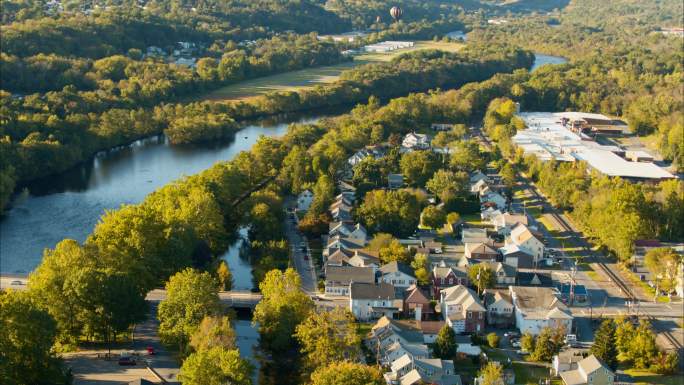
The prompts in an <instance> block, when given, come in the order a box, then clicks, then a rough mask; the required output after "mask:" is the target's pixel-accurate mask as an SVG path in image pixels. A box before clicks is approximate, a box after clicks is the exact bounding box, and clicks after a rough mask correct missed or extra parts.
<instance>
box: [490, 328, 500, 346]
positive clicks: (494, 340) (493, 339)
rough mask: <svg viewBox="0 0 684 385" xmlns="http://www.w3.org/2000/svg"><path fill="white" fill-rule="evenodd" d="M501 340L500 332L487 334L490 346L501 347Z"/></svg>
mask: <svg viewBox="0 0 684 385" xmlns="http://www.w3.org/2000/svg"><path fill="white" fill-rule="evenodd" d="M499 340H500V337H499V335H498V334H496V333H494V332H492V333H489V334H487V344H488V345H489V347H491V348H498V347H499Z"/></svg>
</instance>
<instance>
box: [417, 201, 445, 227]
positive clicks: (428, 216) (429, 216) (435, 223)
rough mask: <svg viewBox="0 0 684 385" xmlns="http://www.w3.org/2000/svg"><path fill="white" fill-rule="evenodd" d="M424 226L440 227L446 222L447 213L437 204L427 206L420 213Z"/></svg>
mask: <svg viewBox="0 0 684 385" xmlns="http://www.w3.org/2000/svg"><path fill="white" fill-rule="evenodd" d="M420 220H421V222H422V224H423V226H426V227H429V228H431V229H440V228H442V226H444V222H446V213H445V212H444V210H442V208H441V207H438V206H435V205H429V206H426V207H425V208H424V209H423V212H422V213H421V214H420Z"/></svg>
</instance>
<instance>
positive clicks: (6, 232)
mask: <svg viewBox="0 0 684 385" xmlns="http://www.w3.org/2000/svg"><path fill="white" fill-rule="evenodd" d="M331 113H332V111H331ZM325 116H331V115H328V114H324V113H322V112H321V113H320V114H315V115H306V114H289V115H283V116H282V117H281V119H280V120H279V119H264V120H261V121H260V122H261V124H251V125H248V126H246V127H243V128H242V129H241V130H240V131H238V133H237V134H236V135H235V139H234V140H232V141H227V142H218V143H213V144H208V145H189V146H171V145H169V143H168V142H167V141H165V140H164V137H163V136H155V137H153V138H147V139H143V140H140V141H137V142H135V143H133V144H132V145H130V146H127V147H122V148H118V149H116V150H113V151H107V152H102V153H99V154H98V155H97V156H95V157H93V158H92V159H91V160H90V161H89V162H87V163H84V164H81V165H80V166H78V167H76V168H73V169H71V170H70V171H69V172H66V173H63V174H60V175H56V176H53V177H50V178H44V179H42V180H40V181H38V182H35V183H32V184H30V185H28V186H26V188H24V189H23V190H22V191H21V192H20V193H19V194H17V195H15V197H14V200H13V204H12V207H11V208H10V209H9V210H8V211H7V212H6V213H5V215H4V217H3V218H2V219H0V272H2V273H3V274H6V273H10V274H20V275H21V274H23V275H25V274H28V273H29V272H30V271H31V270H33V269H34V268H35V267H36V266H37V265H38V264H39V263H40V261H41V259H42V255H43V250H44V249H45V248H52V247H54V246H55V244H56V243H57V242H59V241H61V240H62V239H64V238H71V239H75V240H77V241H79V242H83V241H84V240H85V238H86V237H87V236H88V234H90V232H91V231H92V229H93V228H94V227H95V224H97V222H98V220H99V218H100V217H101V216H102V214H103V213H104V212H105V211H106V210H113V209H117V208H119V207H120V206H121V205H122V204H134V203H139V202H141V201H142V200H143V199H144V198H145V197H146V196H147V195H148V194H150V193H151V192H153V191H155V190H156V189H158V188H160V187H162V186H164V185H166V184H168V183H170V182H172V181H174V180H177V179H179V178H182V177H183V176H184V175H193V174H196V173H199V172H201V171H203V170H205V169H208V168H209V167H211V166H212V165H213V164H215V163H216V162H219V161H226V160H231V159H233V158H234V157H235V156H236V155H237V154H239V153H240V152H241V151H246V150H249V149H250V148H251V147H252V146H253V145H254V143H256V142H257V140H258V139H259V137H260V136H261V135H265V136H273V137H278V136H282V135H283V134H285V133H286V132H287V127H288V125H289V124H290V123H307V122H313V121H317V120H318V119H320V118H322V117H325Z"/></svg>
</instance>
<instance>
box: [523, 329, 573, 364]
mask: <svg viewBox="0 0 684 385" xmlns="http://www.w3.org/2000/svg"><path fill="white" fill-rule="evenodd" d="M565 333H566V332H565V329H564V328H561V329H555V330H554V329H551V328H549V327H545V328H543V329H542V330H541V333H539V335H538V336H537V338H536V339H535V344H534V350H533V351H532V352H531V354H530V358H531V359H532V360H533V361H538V362H548V361H551V358H553V356H554V355H555V354H557V353H558V352H559V351H560V349H561V347H562V346H563V342H564V341H563V340H564V336H565Z"/></svg>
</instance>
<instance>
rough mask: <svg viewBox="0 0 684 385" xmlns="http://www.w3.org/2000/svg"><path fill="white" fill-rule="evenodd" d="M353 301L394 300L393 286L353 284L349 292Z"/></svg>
mask: <svg viewBox="0 0 684 385" xmlns="http://www.w3.org/2000/svg"><path fill="white" fill-rule="evenodd" d="M350 295H351V298H354V299H388V300H392V299H396V296H395V292H394V286H392V285H390V284H389V283H384V282H381V283H361V282H353V283H352V284H351V290H350Z"/></svg>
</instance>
